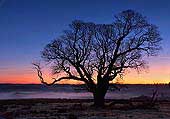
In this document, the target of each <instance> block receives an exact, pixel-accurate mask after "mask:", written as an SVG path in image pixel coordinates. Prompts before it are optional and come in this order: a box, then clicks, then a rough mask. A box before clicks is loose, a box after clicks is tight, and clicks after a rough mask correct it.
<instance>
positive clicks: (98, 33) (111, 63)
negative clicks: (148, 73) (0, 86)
mask: <svg viewBox="0 0 170 119" xmlns="http://www.w3.org/2000/svg"><path fill="white" fill-rule="evenodd" d="M161 40H162V39H161V37H160V34H159V32H158V30H157V27H156V26H155V25H153V24H150V23H148V22H147V20H146V18H145V17H143V16H142V15H141V14H139V13H137V12H135V11H133V10H126V11H123V12H121V13H119V14H118V15H116V16H115V17H114V22H113V23H112V24H94V23H85V22H83V21H73V22H72V24H70V29H69V30H66V31H64V33H63V35H62V36H60V37H59V38H57V39H55V40H54V41H52V42H51V43H49V44H48V45H47V46H46V47H45V48H44V50H43V51H42V58H43V59H45V61H46V62H51V63H52V64H53V68H52V71H53V73H54V74H58V73H62V77H59V78H57V79H54V81H53V82H52V83H47V82H46V81H45V80H44V79H43V76H42V72H41V68H40V66H39V65H38V64H34V66H35V68H36V69H37V71H38V76H39V78H40V80H41V82H42V83H44V84H46V85H53V84H55V83H56V82H58V81H61V80H65V79H70V80H71V79H72V80H77V81H82V82H84V83H85V84H86V87H87V90H88V91H89V92H92V93H93V96H94V105H95V106H99V107H100V106H103V105H104V97H105V94H106V92H107V90H108V88H109V82H110V81H112V80H114V79H115V78H116V77H117V76H119V75H120V74H123V73H124V71H125V70H127V69H132V68H133V69H137V70H138V69H140V68H144V67H145V66H146V64H145V61H144V57H145V56H153V55H157V53H158V51H159V50H160V48H161V47H160V41H161Z"/></svg>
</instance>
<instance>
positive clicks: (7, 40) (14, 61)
mask: <svg viewBox="0 0 170 119" xmlns="http://www.w3.org/2000/svg"><path fill="white" fill-rule="evenodd" d="M127 9H133V10H136V11H138V12H140V13H141V14H143V15H144V16H147V18H148V21H150V22H151V23H153V24H156V25H157V26H158V27H159V30H160V32H161V36H162V38H163V39H164V40H163V42H162V47H163V50H162V51H161V52H160V55H159V56H157V57H152V58H148V59H147V61H148V62H149V66H150V68H149V70H148V71H147V72H142V73H141V74H137V73H136V72H135V71H131V73H128V75H127V76H125V78H124V83H167V82H170V0H0V83H39V80H38V79H37V76H36V73H35V72H34V70H33V69H32V65H31V62H32V61H35V60H39V59H40V51H41V50H42V49H43V47H44V46H45V45H46V44H47V43H49V42H50V41H51V40H53V39H54V38H56V37H57V36H59V35H60V34H61V33H62V31H63V30H64V29H67V28H68V24H69V23H71V21H73V20H75V19H78V20H83V21H92V22H95V23H112V21H113V16H114V15H115V14H116V13H119V12H121V11H123V10H127Z"/></svg>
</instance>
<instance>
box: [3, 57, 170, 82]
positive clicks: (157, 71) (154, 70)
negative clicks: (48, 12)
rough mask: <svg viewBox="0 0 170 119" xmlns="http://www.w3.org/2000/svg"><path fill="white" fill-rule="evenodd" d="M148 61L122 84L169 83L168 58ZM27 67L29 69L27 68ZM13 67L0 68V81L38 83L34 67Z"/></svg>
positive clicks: (132, 71) (124, 79) (169, 64)
mask: <svg viewBox="0 0 170 119" xmlns="http://www.w3.org/2000/svg"><path fill="white" fill-rule="evenodd" d="M151 60H152V61H151V62H149V70H148V71H147V72H145V71H143V72H141V73H140V74H138V73H137V72H136V71H134V70H131V71H130V72H128V73H127V74H126V75H125V76H124V78H123V80H122V81H121V82H123V83H124V84H154V83H169V82H170V62H169V59H166V58H165V59H161V62H160V60H158V59H151ZM28 69H29V70H28ZM28 69H27V68H24V69H22V67H20V68H13V69H10V70H0V83H15V84H16V83H18V84H40V83H41V82H40V80H39V79H38V76H37V74H36V71H35V69H32V68H28ZM47 79H48V80H47V81H48V82H51V80H50V79H51V78H50V77H47ZM59 83H60V84H82V82H77V81H73V80H63V81H61V82H59Z"/></svg>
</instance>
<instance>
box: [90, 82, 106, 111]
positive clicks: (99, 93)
mask: <svg viewBox="0 0 170 119" xmlns="http://www.w3.org/2000/svg"><path fill="white" fill-rule="evenodd" d="M108 87H109V82H106V81H104V82H103V81H102V82H99V83H98V84H97V88H96V90H95V91H94V93H93V96H94V106H95V107H101V108H102V107H104V104H105V95H106V92H107V90H108Z"/></svg>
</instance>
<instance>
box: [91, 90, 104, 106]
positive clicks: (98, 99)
mask: <svg viewBox="0 0 170 119" xmlns="http://www.w3.org/2000/svg"><path fill="white" fill-rule="evenodd" d="M93 95H94V106H95V107H103V106H104V103H105V98H104V97H105V94H104V93H100V92H99V91H97V92H95V93H94V94H93Z"/></svg>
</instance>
